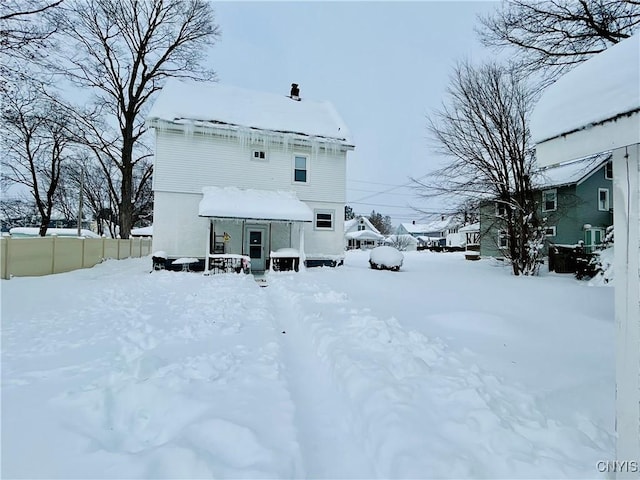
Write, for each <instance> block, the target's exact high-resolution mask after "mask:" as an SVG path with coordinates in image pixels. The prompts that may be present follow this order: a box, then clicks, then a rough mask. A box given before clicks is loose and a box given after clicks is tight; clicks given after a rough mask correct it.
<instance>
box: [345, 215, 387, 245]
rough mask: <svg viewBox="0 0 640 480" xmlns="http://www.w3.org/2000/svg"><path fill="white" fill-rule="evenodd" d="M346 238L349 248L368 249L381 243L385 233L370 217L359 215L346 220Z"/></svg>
mask: <svg viewBox="0 0 640 480" xmlns="http://www.w3.org/2000/svg"><path fill="white" fill-rule="evenodd" d="M344 238H345V243H346V248H347V250H352V249H357V248H361V249H366V248H374V247H377V246H378V245H380V243H381V242H382V240H383V239H384V235H382V234H381V233H380V231H379V230H378V229H377V228H376V227H375V226H374V225H373V224H372V223H371V222H370V221H369V219H368V218H366V217H363V216H359V217H356V218H352V219H351V220H346V221H345V222H344Z"/></svg>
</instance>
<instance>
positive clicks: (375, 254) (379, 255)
mask: <svg viewBox="0 0 640 480" xmlns="http://www.w3.org/2000/svg"><path fill="white" fill-rule="evenodd" d="M403 260H404V255H402V253H400V251H399V250H398V249H396V248H393V247H388V246H382V247H376V248H374V249H373V250H371V253H370V254H369V265H371V268H373V269H375V270H393V271H394V272H397V271H398V270H400V267H401V266H402V261H403Z"/></svg>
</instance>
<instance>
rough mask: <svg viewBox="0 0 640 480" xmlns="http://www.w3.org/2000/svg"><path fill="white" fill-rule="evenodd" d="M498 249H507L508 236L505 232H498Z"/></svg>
mask: <svg viewBox="0 0 640 480" xmlns="http://www.w3.org/2000/svg"><path fill="white" fill-rule="evenodd" d="M498 248H509V235H508V234H507V231H506V230H500V231H499V232H498Z"/></svg>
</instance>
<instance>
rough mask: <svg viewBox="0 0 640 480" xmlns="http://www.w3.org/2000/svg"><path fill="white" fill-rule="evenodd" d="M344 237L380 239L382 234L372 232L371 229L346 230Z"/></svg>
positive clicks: (382, 236)
mask: <svg viewBox="0 0 640 480" xmlns="http://www.w3.org/2000/svg"><path fill="white" fill-rule="evenodd" d="M344 236H345V237H346V238H352V239H357V240H382V239H383V238H384V235H381V234H380V233H376V232H373V231H371V230H359V231H356V232H347V233H345V235H344Z"/></svg>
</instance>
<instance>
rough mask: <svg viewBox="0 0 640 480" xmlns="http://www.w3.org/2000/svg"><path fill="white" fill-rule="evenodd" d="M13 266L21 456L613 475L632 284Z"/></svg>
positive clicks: (233, 473)
mask: <svg viewBox="0 0 640 480" xmlns="http://www.w3.org/2000/svg"><path fill="white" fill-rule="evenodd" d="M150 265H151V262H150V260H149V259H148V258H146V259H131V260H121V261H109V262H106V263H104V264H101V265H98V266H96V267H94V268H92V269H87V270H81V271H76V272H70V273H66V274H60V275H52V276H48V277H40V278H14V279H12V280H9V281H4V280H3V281H2V284H1V287H2V477H3V478H43V477H46V478H212V477H214V478H482V477H484V478H496V477H502V478H533V477H535V478H541V477H544V478H559V477H563V478H605V477H604V475H605V474H602V473H599V472H598V469H597V462H598V461H607V460H612V459H613V458H614V437H613V431H614V352H613V349H614V340H613V338H614V324H613V289H611V288H608V287H592V286H589V284H588V283H586V282H579V281H577V280H575V279H574V278H573V277H571V276H560V275H555V274H546V275H543V276H541V277H539V278H514V277H512V276H511V275H510V274H509V269H508V268H505V267H504V266H500V265H498V264H497V263H496V262H492V261H490V260H482V261H480V262H469V261H465V260H464V256H463V255H462V254H456V253H451V254H437V253H429V252H406V253H405V261H404V265H403V267H402V269H401V271H400V272H391V271H374V270H371V269H369V266H368V254H367V252H360V251H352V252H348V253H347V257H346V262H345V265H344V266H343V267H339V268H335V269H329V268H320V269H311V270H308V271H306V272H301V273H297V274H296V273H284V272H283V273H275V274H270V275H269V286H268V287H267V288H260V287H259V286H258V285H257V284H256V282H255V281H253V280H252V277H250V276H244V275H232V274H229V275H218V276H211V277H203V276H201V275H200V274H194V273H186V272H185V273H183V272H153V273H152V274H150V273H149V270H150Z"/></svg>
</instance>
